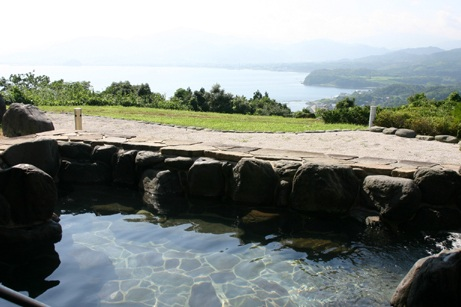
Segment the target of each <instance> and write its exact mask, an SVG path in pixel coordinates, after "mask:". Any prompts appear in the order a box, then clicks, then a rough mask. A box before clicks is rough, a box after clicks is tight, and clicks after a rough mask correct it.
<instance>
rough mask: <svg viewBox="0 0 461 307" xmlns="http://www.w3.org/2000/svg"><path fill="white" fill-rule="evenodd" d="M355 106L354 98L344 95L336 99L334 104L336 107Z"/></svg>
mask: <svg viewBox="0 0 461 307" xmlns="http://www.w3.org/2000/svg"><path fill="white" fill-rule="evenodd" d="M354 106H355V98H349V97H345V98H344V99H342V100H340V101H338V103H337V104H336V109H340V110H341V109H348V108H352V107H354Z"/></svg>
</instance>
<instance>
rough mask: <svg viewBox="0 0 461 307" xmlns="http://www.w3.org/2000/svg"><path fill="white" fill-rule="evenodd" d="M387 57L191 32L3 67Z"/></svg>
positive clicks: (83, 47)
mask: <svg viewBox="0 0 461 307" xmlns="http://www.w3.org/2000/svg"><path fill="white" fill-rule="evenodd" d="M387 52H389V51H388V50H386V49H384V48H375V47H370V46H366V45H357V44H345V43H338V42H333V41H327V40H311V41H305V42H302V43H296V44H274V43H268V42H262V41H255V40H249V39H239V38H235V37H226V36H220V35H215V34H209V33H203V32H191V31H178V30H177V31H170V32H164V33H160V34H157V35H154V36H151V37H144V38H139V39H136V40H128V39H126V40H123V39H112V38H106V37H88V38H81V39H76V40H72V41H69V42H66V43H61V44H57V45H54V46H50V47H48V48H46V49H41V50H35V51H30V52H22V53H16V54H11V55H9V56H4V57H2V58H0V63H3V64H23V65H26V64H33V65H152V66H154V65H155V66H159V65H168V66H170V65H193V66H199V65H201V66H234V67H239V66H246V65H249V64H264V63H293V62H320V61H334V60H340V59H356V58H361V57H365V56H371V55H382V54H385V53H387Z"/></svg>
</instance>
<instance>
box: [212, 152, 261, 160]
mask: <svg viewBox="0 0 461 307" xmlns="http://www.w3.org/2000/svg"><path fill="white" fill-rule="evenodd" d="M204 156H205V157H208V158H213V159H216V160H225V161H231V162H238V161H240V160H241V159H243V158H253V157H254V156H253V155H250V154H246V153H242V152H238V151H223V150H205V152H204Z"/></svg>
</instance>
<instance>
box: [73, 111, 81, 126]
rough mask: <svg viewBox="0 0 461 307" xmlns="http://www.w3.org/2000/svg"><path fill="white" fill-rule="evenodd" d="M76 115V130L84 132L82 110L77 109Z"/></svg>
mask: <svg viewBox="0 0 461 307" xmlns="http://www.w3.org/2000/svg"><path fill="white" fill-rule="evenodd" d="M74 115H75V130H82V109H81V108H75V109H74Z"/></svg>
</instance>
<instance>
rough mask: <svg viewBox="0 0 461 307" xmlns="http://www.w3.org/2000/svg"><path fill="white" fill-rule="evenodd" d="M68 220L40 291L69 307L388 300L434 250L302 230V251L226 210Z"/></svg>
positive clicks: (66, 217)
mask: <svg viewBox="0 0 461 307" xmlns="http://www.w3.org/2000/svg"><path fill="white" fill-rule="evenodd" d="M61 218H62V221H61V224H62V225H63V231H64V234H65V237H64V239H63V241H62V242H60V243H58V244H57V246H56V247H57V251H58V253H59V255H60V258H61V261H62V264H61V266H60V267H59V268H58V269H57V270H56V271H55V272H54V273H53V274H52V275H51V276H50V277H49V279H56V280H60V281H61V285H60V286H59V287H56V288H53V289H50V290H49V291H48V292H46V293H45V294H43V295H42V296H41V297H39V299H41V300H42V301H44V302H48V303H50V304H52V305H53V304H56V302H58V303H59V305H60V306H75V304H80V305H82V304H84V305H85V306H97V305H100V304H102V305H117V306H133V305H134V304H137V303H142V304H145V305H147V306H153V305H156V306H186V305H190V306H202V305H203V304H205V302H215V303H216V304H211V306H216V305H219V306H221V305H223V306H260V305H266V304H267V305H271V306H272V305H273V306H313V305H314V306H315V305H325V304H327V305H328V304H343V305H354V306H384V305H388V304H389V299H390V296H391V295H392V293H393V291H394V290H395V287H396V286H397V285H398V283H399V282H400V280H401V279H402V278H403V276H404V275H405V274H406V272H407V271H408V270H409V268H410V267H411V266H412V265H413V263H414V261H416V260H417V259H419V258H420V257H422V256H426V255H427V253H426V251H424V248H423V247H418V245H419V243H416V244H414V245H408V244H410V243H409V242H406V241H403V242H396V243H394V244H393V246H392V247H390V246H380V245H379V244H368V243H364V242H354V241H351V242H344V241H342V240H340V241H338V242H334V241H332V240H330V241H329V239H324V240H323V241H321V240H320V239H314V240H313V239H311V238H297V240H300V241H302V242H298V243H303V244H304V245H303V244H296V246H297V248H296V249H295V248H291V247H288V246H287V244H285V243H286V241H284V240H282V239H280V237H279V236H278V235H276V234H274V235H269V236H266V238H264V239H262V240H261V241H259V242H257V241H255V242H245V241H244V240H242V239H241V236H242V235H243V234H242V233H241V231H240V230H239V229H238V228H236V226H235V223H233V222H232V221H229V220H225V219H219V218H216V219H208V220H207V221H205V220H201V219H197V218H186V219H178V220H169V221H168V222H167V223H160V224H159V223H157V222H155V223H152V222H149V220H146V218H145V216H143V215H120V214H115V215H108V216H96V215H94V214H92V213H85V214H79V215H70V214H66V215H63V216H62V217H61ZM457 239H458V240H459V238H457ZM290 240H291V241H293V239H289V240H288V241H290ZM324 241H325V242H324ZM327 241H328V242H329V243H328V244H326V242H327ZM365 241H366V239H365ZM288 243H289V242H288ZM292 243H293V242H292ZM316 244H317V245H316ZM319 244H320V245H319Z"/></svg>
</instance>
